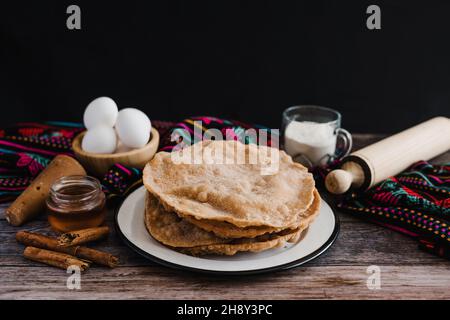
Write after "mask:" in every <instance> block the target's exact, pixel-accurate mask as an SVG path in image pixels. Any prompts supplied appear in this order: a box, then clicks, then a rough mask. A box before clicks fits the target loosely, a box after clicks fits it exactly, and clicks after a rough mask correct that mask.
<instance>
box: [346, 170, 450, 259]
mask: <svg viewBox="0 0 450 320" xmlns="http://www.w3.org/2000/svg"><path fill="white" fill-rule="evenodd" d="M338 207H339V208H340V209H341V210H343V211H346V212H350V213H352V214H354V215H356V216H358V217H362V218H365V219H368V220H370V221H372V222H375V223H377V224H380V225H382V226H385V227H388V228H390V229H393V230H395V231H397V232H401V233H403V234H405V235H408V236H411V237H414V238H416V239H417V240H418V241H419V243H420V247H421V248H423V249H425V250H428V251H431V252H433V253H435V254H437V255H440V256H442V257H446V258H450V163H449V164H444V165H432V164H430V163H428V162H425V161H420V162H418V163H416V164H414V165H413V166H412V167H411V168H409V169H408V170H406V171H405V172H403V173H401V174H399V175H397V176H395V177H391V178H389V179H386V180H385V181H383V182H381V183H379V184H378V185H376V186H374V187H372V188H371V189H369V190H367V191H366V192H360V193H350V194H347V195H345V196H343V197H342V199H341V201H340V202H339V203H338Z"/></svg>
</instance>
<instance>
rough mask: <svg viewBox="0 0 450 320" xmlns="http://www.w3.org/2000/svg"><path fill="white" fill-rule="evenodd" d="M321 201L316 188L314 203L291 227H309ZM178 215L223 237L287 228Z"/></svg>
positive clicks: (248, 235) (261, 233)
mask: <svg viewBox="0 0 450 320" xmlns="http://www.w3.org/2000/svg"><path fill="white" fill-rule="evenodd" d="M320 202H321V199H320V194H319V192H318V191H317V190H314V199H313V203H312V204H311V206H309V208H308V209H307V210H306V211H305V212H303V213H300V214H298V216H297V222H296V224H295V225H294V226H293V227H291V229H296V228H298V227H300V226H306V227H307V226H308V225H309V224H310V223H311V222H312V220H313V219H314V217H315V215H316V214H318V212H319V210H320ZM178 215H179V216H180V217H181V218H183V219H185V220H186V221H188V222H190V223H192V224H194V225H196V226H197V227H199V228H201V229H203V230H206V231H210V232H213V233H214V234H215V235H217V236H219V237H221V238H254V237H257V236H260V235H263V234H266V233H274V232H279V231H281V230H284V229H286V228H271V227H264V226H258V227H246V228H239V227H236V226H235V225H233V224H231V223H228V222H223V221H217V220H206V219H195V218H193V217H191V216H185V215H180V214H178Z"/></svg>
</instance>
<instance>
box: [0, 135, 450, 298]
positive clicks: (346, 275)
mask: <svg viewBox="0 0 450 320" xmlns="http://www.w3.org/2000/svg"><path fill="white" fill-rule="evenodd" d="M354 139H355V148H360V147H361V146H364V145H366V144H369V143H372V142H374V141H376V140H377V139H380V136H375V135H354ZM435 161H436V162H445V161H450V152H449V153H447V154H445V155H443V156H441V157H439V158H437V159H435ZM5 207H6V205H1V206H0V243H1V245H0V299H34V298H37V299H323V298H326V299H360V298H363V299H378V298H384V299H409V298H417V299H431V298H436V299H440V298H446V299H449V298H450V291H449V290H448V288H450V262H449V261H447V260H444V259H441V258H438V257H436V256H433V255H431V254H428V253H426V252H423V251H421V250H419V249H418V248H417V243H416V242H415V241H414V240H412V239H410V238H408V237H405V236H403V235H400V234H398V233H396V232H393V231H390V230H387V229H385V228H382V227H379V226H376V225H373V224H370V223H367V222H365V221H363V220H360V219H357V218H356V217H353V216H351V215H348V214H343V213H338V215H339V217H340V220H341V232H340V234H339V237H338V239H337V241H336V243H335V244H334V245H333V246H332V247H331V248H330V249H329V250H328V251H327V252H326V253H325V254H323V255H322V256H320V257H319V258H317V259H316V260H314V261H311V262H309V263H308V264H306V265H304V266H301V267H299V268H295V269H292V270H288V271H281V272H276V273H272V274H266V275H258V276H245V277H244V276H239V277H224V276H220V277H217V276H206V275H199V274H194V273H190V272H180V271H176V270H172V269H169V268H166V267H161V266H158V265H156V264H155V263H152V262H150V261H148V260H146V259H144V258H142V257H140V256H139V255H137V254H136V253H134V252H133V251H132V250H130V249H129V248H128V247H127V246H126V245H125V244H124V243H122V241H121V240H120V239H119V237H118V235H117V234H116V233H115V231H114V224H113V211H112V210H110V214H109V217H108V224H109V225H110V226H111V227H112V230H113V233H112V234H111V236H110V237H109V238H108V239H107V240H105V241H103V242H101V243H99V244H96V245H94V246H93V247H95V248H98V249H100V250H104V251H108V252H111V253H113V254H116V255H118V256H119V257H120V260H121V264H120V266H119V267H118V268H116V269H107V268H102V267H97V266H93V267H92V268H91V269H89V270H88V271H87V272H86V273H83V274H82V276H81V290H69V289H67V287H66V281H67V277H68V276H69V275H68V274H66V273H65V271H64V270H59V269H55V268H51V267H47V266H44V265H42V264H39V263H35V262H31V261H28V260H25V259H24V258H23V257H22V252H23V249H24V247H23V246H22V245H20V244H18V243H16V241H15V233H16V232H17V231H18V230H28V231H35V232H44V233H50V234H51V231H50V230H49V228H48V223H47V221H46V217H45V216H41V217H39V218H38V219H37V220H35V221H32V222H30V223H28V224H26V225H25V226H23V227H19V228H16V227H12V226H10V225H9V224H8V223H7V222H6V220H5V219H4V213H3V212H4V208H5ZM371 265H376V266H379V267H380V270H381V274H380V281H381V282H380V284H381V288H380V289H378V290H370V289H368V287H367V284H366V282H367V279H368V277H369V274H368V273H367V268H368V267H369V266H371Z"/></svg>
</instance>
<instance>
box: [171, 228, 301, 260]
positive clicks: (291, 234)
mask: <svg viewBox="0 0 450 320" xmlns="http://www.w3.org/2000/svg"><path fill="white" fill-rule="evenodd" d="M302 231H303V229H300V228H298V229H295V230H290V229H287V230H283V231H281V232H279V233H272V234H266V235H263V236H259V237H256V238H241V239H235V240H234V241H233V242H230V243H223V244H211V245H205V246H197V247H192V248H181V249H179V250H178V251H180V252H182V253H187V254H190V255H193V256H200V255H207V254H219V255H227V256H232V255H234V254H236V253H238V252H242V251H250V252H260V251H264V250H268V249H272V248H279V247H282V246H284V245H285V244H286V243H287V242H297V241H298V240H299V239H300V235H301V233H302Z"/></svg>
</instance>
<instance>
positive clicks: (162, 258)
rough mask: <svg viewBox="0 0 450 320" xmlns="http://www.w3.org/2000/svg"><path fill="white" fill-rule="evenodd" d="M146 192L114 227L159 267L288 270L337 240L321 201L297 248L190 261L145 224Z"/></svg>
mask: <svg viewBox="0 0 450 320" xmlns="http://www.w3.org/2000/svg"><path fill="white" fill-rule="evenodd" d="M145 192H146V190H145V188H144V187H141V188H139V189H137V190H136V191H134V192H133V193H131V194H130V195H129V196H128V197H127V198H126V199H125V200H124V202H123V203H122V205H121V206H120V208H119V209H118V211H117V213H116V224H117V229H118V232H119V234H120V235H121V236H122V238H123V239H124V241H125V242H126V243H127V244H128V245H129V246H130V247H131V248H132V249H134V250H135V251H136V252H138V253H139V254H141V255H143V256H144V257H146V258H148V259H150V260H153V261H155V262H157V263H159V264H162V265H165V266H168V267H172V268H177V269H184V270H191V271H197V272H204V273H215V274H238V275H239V274H253V273H264V272H271V271H275V270H281V269H289V268H293V267H296V266H299V265H301V264H304V263H306V262H308V261H310V260H312V259H314V258H316V257H318V256H319V255H321V254H322V253H323V252H325V251H326V250H327V249H328V248H329V247H330V246H331V245H332V244H333V242H334V240H336V237H337V234H338V232H339V221H338V219H337V217H336V215H335V214H334V212H333V210H331V208H330V206H329V205H328V204H327V203H326V202H325V201H323V200H322V206H321V209H320V214H319V215H318V217H317V218H316V219H315V220H314V222H313V223H312V224H311V225H310V226H309V228H308V230H306V231H305V232H304V234H303V238H302V240H301V241H300V242H298V243H296V244H287V245H286V246H284V247H282V248H276V249H270V250H266V251H263V252H260V253H251V252H241V253H238V254H236V255H234V256H203V257H192V256H189V255H186V254H182V253H179V252H176V251H174V250H172V249H169V248H167V247H166V246H164V245H162V244H161V243H159V242H158V241H156V240H155V239H153V237H152V236H151V235H150V234H149V233H148V232H147V229H146V228H145V224H144V210H145V209H144V202H145V201H144V200H145Z"/></svg>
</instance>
